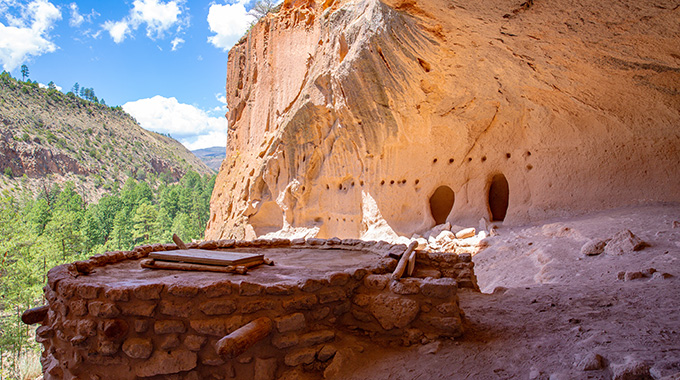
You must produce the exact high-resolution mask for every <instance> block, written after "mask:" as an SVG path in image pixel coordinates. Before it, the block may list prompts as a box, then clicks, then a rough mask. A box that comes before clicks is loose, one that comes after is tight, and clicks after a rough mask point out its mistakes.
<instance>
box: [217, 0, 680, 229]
mask: <svg viewBox="0 0 680 380" xmlns="http://www.w3.org/2000/svg"><path fill="white" fill-rule="evenodd" d="M679 8H680V7H679V6H678V5H677V2H674V1H671V0H658V1H655V2H639V1H633V0H619V1H610V2H600V1H595V0H585V1H575V0H551V1H544V0H536V1H531V0H528V1H527V2H525V3H521V4H520V1H518V0H490V1H484V2H466V1H445V2H444V1H440V0H384V1H383V2H381V1H378V0H357V1H348V0H335V1H334V0H327V1H325V2H318V3H317V2H314V1H312V0H308V1H300V0H298V1H294V2H292V1H290V0H286V1H285V2H284V5H283V7H282V9H281V11H280V12H278V13H277V14H273V15H272V14H270V15H268V16H267V17H265V18H263V19H262V20H261V21H260V22H259V23H258V24H256V25H255V26H254V27H253V28H252V30H251V31H250V33H249V34H248V35H247V36H246V37H245V38H244V39H242V41H241V42H240V43H239V44H237V45H236V46H234V48H233V49H232V50H231V51H230V52H229V62H228V73H227V100H228V104H229V109H230V111H229V113H228V115H227V117H228V120H229V140H228V146H227V159H226V160H225V161H224V163H223V164H222V167H221V169H220V173H219V176H218V179H217V183H216V185H215V190H214V192H213V197H212V200H211V218H210V222H209V224H208V227H207V230H206V238H208V239H218V238H226V237H236V238H254V237H256V236H262V235H265V234H268V233H270V234H271V233H277V234H280V235H288V236H294V235H297V236H312V235H315V236H317V237H332V236H338V237H341V238H345V237H365V238H375V237H376V236H380V237H389V236H393V237H394V236H396V235H403V236H407V237H410V236H411V235H412V234H414V233H422V232H424V231H426V230H428V229H430V228H432V227H433V226H434V225H436V224H441V223H444V222H445V221H449V222H451V223H452V224H459V225H465V224H468V225H470V224H472V225H477V223H478V221H479V220H480V218H487V219H489V220H491V221H493V220H496V221H500V220H504V222H505V223H506V224H518V223H525V222H531V221H536V220H541V219H546V218H551V217H557V216H567V215H574V214H581V213H585V212H588V211H592V210H600V209H606V208H613V207H619V206H624V205H635V204H642V203H650V202H666V201H671V202H677V201H680V191H678V189H680V165H678V163H680V23H678V22H677V21H678V19H680V9H679Z"/></svg>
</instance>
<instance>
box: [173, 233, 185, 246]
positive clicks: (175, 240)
mask: <svg viewBox="0 0 680 380" xmlns="http://www.w3.org/2000/svg"><path fill="white" fill-rule="evenodd" d="M172 241H174V242H175V244H177V248H179V249H187V245H186V244H184V242H183V241H182V239H180V238H179V236H177V234H172Z"/></svg>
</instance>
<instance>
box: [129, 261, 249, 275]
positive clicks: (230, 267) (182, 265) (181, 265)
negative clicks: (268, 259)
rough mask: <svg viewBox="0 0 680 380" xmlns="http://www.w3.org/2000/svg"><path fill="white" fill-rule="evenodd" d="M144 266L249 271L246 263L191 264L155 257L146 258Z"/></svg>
mask: <svg viewBox="0 0 680 380" xmlns="http://www.w3.org/2000/svg"><path fill="white" fill-rule="evenodd" d="M140 265H141V266H142V268H150V269H170V270H195V271H207V272H220V273H238V274H246V273H247V272H248V267H247V266H245V265H236V266H233V265H228V266H225V267H223V266H218V265H205V264H191V263H178V262H174V261H161V260H154V259H144V260H142V261H141V262H140Z"/></svg>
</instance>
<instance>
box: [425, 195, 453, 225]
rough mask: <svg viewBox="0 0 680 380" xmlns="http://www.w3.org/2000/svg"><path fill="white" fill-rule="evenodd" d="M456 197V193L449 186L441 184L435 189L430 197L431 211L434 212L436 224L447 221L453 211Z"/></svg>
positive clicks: (433, 216)
mask: <svg viewBox="0 0 680 380" xmlns="http://www.w3.org/2000/svg"><path fill="white" fill-rule="evenodd" d="M455 199H456V195H455V194H454V193H453V190H451V188H450V187H448V186H439V187H438V188H437V190H435V191H434V193H433V194H432V196H431V197H430V212H431V213H432V218H433V219H434V221H435V224H444V223H446V218H448V216H449V213H451V209H452V208H453V202H454V201H455Z"/></svg>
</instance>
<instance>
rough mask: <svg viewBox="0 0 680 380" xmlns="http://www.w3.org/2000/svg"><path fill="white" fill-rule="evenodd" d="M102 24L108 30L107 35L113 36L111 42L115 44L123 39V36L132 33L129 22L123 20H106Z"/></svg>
mask: <svg viewBox="0 0 680 380" xmlns="http://www.w3.org/2000/svg"><path fill="white" fill-rule="evenodd" d="M102 26H103V28H104V29H105V30H107V31H108V32H109V35H111V38H113V42H115V43H117V44H119V43H121V42H123V41H125V37H127V36H128V35H129V34H131V33H132V29H131V28H130V24H129V23H128V22H127V21H125V20H123V21H106V22H105V23H104V25H102Z"/></svg>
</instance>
